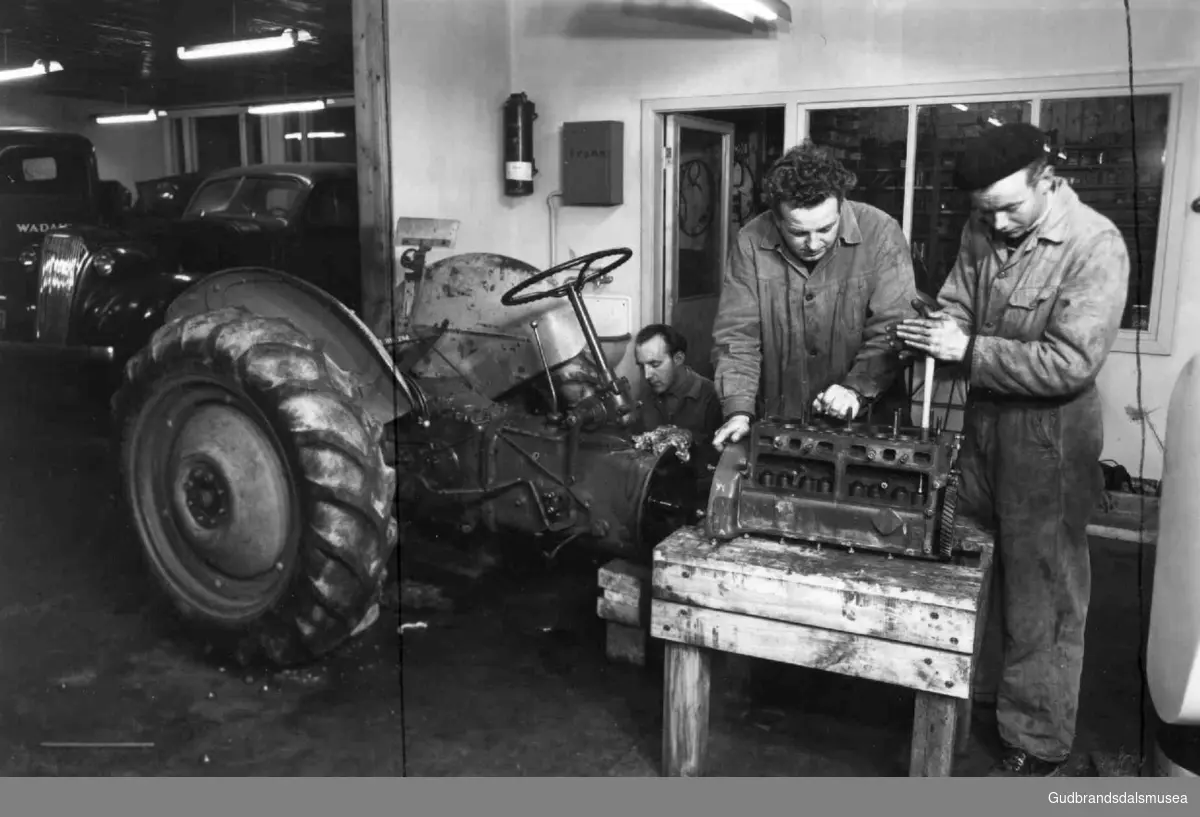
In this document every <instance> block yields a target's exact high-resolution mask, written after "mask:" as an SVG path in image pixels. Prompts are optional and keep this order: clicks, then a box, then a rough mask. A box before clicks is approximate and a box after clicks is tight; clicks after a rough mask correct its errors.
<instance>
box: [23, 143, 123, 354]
mask: <svg viewBox="0 0 1200 817" xmlns="http://www.w3.org/2000/svg"><path fill="white" fill-rule="evenodd" d="M111 197H112V191H111V190H110V188H109V187H107V186H106V185H105V183H104V182H102V181H101V180H100V178H99V175H98V173H97V169H96V149H95V147H94V146H93V145H92V143H91V141H89V140H88V139H87V138H86V137H84V136H80V135H79V134H77V133H66V132H63V131H56V130H48V129H43V128H0V344H3V343H6V342H18V343H19V342H26V341H32V340H34V339H35V338H36V326H35V311H36V308H37V293H38V282H37V278H36V276H31V275H29V274H28V271H27V269H25V268H23V266H22V264H21V255H22V252H24V251H26V250H29V249H30V248H35V247H37V245H38V244H39V243H40V242H41V240H42V236H43V234H45V233H47V232H49V231H51V230H57V229H62V228H65V227H70V226H72V225H75V224H104V223H111V221H112V215H113V214H112V213H111V212H110V211H111V210H112V209H113V208H112V204H113V202H111V201H110V198H111Z"/></svg>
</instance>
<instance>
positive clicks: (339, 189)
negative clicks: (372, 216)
mask: <svg viewBox="0 0 1200 817" xmlns="http://www.w3.org/2000/svg"><path fill="white" fill-rule="evenodd" d="M307 218H308V222H309V223H310V224H312V225H313V226H316V227H356V226H358V186H357V185H356V184H355V183H354V182H353V181H336V182H325V183H324V184H321V185H319V186H318V187H317V188H316V189H315V190H313V194H312V196H311V197H310V198H309V200H308V217H307Z"/></svg>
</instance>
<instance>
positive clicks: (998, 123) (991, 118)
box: [988, 116, 1004, 128]
mask: <svg viewBox="0 0 1200 817" xmlns="http://www.w3.org/2000/svg"><path fill="white" fill-rule="evenodd" d="M988 124H989V125H995V126H996V127H997V128H998V127H1000V126H1001V125H1003V124H1004V123H1003V122H1001V121H1000V120H999V119H997V118H996V117H994V116H989V117H988Z"/></svg>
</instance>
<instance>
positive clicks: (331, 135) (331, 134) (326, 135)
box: [283, 130, 346, 139]
mask: <svg viewBox="0 0 1200 817" xmlns="http://www.w3.org/2000/svg"><path fill="white" fill-rule="evenodd" d="M306 136H307V137H308V138H309V139H344V138H345V136H346V134H344V133H339V132H338V131H331V130H315V131H312V132H310V133H308V134H303V133H300V132H299V131H296V132H294V133H285V134H284V135H283V138H284V139H304V138H305V137H306Z"/></svg>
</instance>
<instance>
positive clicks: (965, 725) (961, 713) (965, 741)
mask: <svg viewBox="0 0 1200 817" xmlns="http://www.w3.org/2000/svg"><path fill="white" fill-rule="evenodd" d="M973 708H974V701H972V700H971V699H970V698H967V699H966V700H965V701H959V702H958V728H957V729H956V730H955V734H956V735H957V737H956V739H955V741H954V751H956V752H957V753H958V754H960V755H965V754H966V753H967V750H968V749H969V748H971V718H972V717H974V715H973V713H972V710H973Z"/></svg>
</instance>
